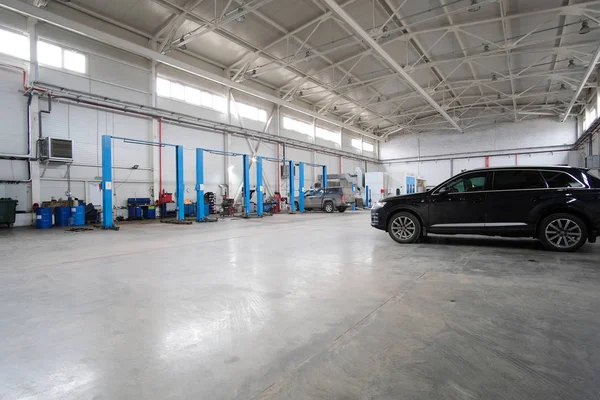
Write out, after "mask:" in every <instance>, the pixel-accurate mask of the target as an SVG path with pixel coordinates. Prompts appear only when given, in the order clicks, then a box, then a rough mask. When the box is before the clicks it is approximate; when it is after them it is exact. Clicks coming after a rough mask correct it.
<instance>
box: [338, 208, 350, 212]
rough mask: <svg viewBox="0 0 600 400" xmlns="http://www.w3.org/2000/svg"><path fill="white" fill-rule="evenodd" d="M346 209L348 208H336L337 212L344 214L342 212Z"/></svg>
mask: <svg viewBox="0 0 600 400" xmlns="http://www.w3.org/2000/svg"><path fill="white" fill-rule="evenodd" d="M347 208H348V207H338V208H337V210H338V211H339V212H344V211H346V209H347Z"/></svg>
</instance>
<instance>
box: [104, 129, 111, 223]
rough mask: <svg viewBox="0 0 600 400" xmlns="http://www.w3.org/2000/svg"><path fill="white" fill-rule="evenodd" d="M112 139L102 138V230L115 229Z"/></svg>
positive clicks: (105, 136)
mask: <svg viewBox="0 0 600 400" xmlns="http://www.w3.org/2000/svg"><path fill="white" fill-rule="evenodd" d="M112 200H113V191H112V138H111V137H110V136H108V135H103V136H102V228H104V229H111V228H112V227H113V213H112V208H113V202H112Z"/></svg>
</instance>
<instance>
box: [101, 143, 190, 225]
mask: <svg viewBox="0 0 600 400" xmlns="http://www.w3.org/2000/svg"><path fill="white" fill-rule="evenodd" d="M113 140H122V141H123V142H125V143H131V144H138V145H143V146H160V147H174V148H175V175H176V195H177V219H178V220H180V221H183V219H184V214H185V210H184V203H183V197H184V185H183V146H179V145H175V144H169V143H159V142H150V141H147V140H139V139H131V138H126V137H119V136H110V135H102V186H101V188H102V228H104V229H112V228H114V224H113V181H112V142H113Z"/></svg>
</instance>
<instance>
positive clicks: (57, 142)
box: [38, 137, 73, 162]
mask: <svg viewBox="0 0 600 400" xmlns="http://www.w3.org/2000/svg"><path fill="white" fill-rule="evenodd" d="M38 142H39V146H40V159H41V160H42V161H55V162H71V161H73V141H72V140H71V139H56V138H51V137H45V138H42V139H40V140H39V141H38Z"/></svg>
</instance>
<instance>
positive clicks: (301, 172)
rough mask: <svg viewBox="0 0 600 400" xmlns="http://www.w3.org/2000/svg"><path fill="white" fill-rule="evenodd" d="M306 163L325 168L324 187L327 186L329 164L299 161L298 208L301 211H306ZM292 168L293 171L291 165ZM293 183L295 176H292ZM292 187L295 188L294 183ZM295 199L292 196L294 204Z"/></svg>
mask: <svg viewBox="0 0 600 400" xmlns="http://www.w3.org/2000/svg"><path fill="white" fill-rule="evenodd" d="M291 165H292V166H293V164H291ZM306 165H309V166H311V167H321V168H323V188H326V187H327V165H321V164H313V163H305V162H299V163H298V210H299V211H300V212H301V213H303V212H304V167H305V166H306ZM290 169H291V170H292V171H293V168H292V167H290ZM292 183H293V176H292ZM291 188H292V190H293V184H292V186H291ZM293 200H294V199H293V197H292V204H294V203H293Z"/></svg>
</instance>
